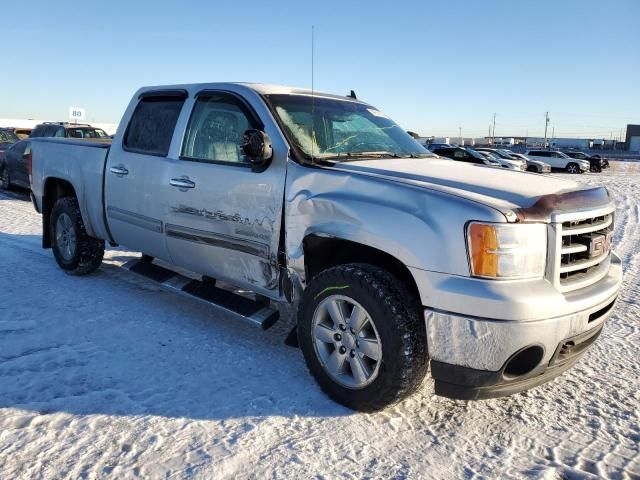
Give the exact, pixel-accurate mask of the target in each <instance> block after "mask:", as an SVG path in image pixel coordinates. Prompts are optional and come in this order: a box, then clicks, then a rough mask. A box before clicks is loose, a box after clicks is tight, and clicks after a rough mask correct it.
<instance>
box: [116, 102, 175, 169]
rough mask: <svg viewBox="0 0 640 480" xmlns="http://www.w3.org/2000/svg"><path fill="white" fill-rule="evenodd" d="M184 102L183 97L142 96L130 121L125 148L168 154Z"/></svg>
mask: <svg viewBox="0 0 640 480" xmlns="http://www.w3.org/2000/svg"><path fill="white" fill-rule="evenodd" d="M183 104H184V97H182V96H171V97H160V96H159V97H155V96H154V97H147V98H142V100H140V103H138V106H137V107H136V109H135V111H134V112H133V115H132V116H131V120H130V121H129V126H128V127H127V132H126V133H125V137H124V147H125V148H126V149H128V150H131V151H134V152H137V153H145V154H149V155H160V156H166V155H167V154H168V153H169V146H170V145H171V137H172V135H173V130H174V129H175V127H176V123H177V121H178V117H179V116H180V110H181V109H182V105H183Z"/></svg>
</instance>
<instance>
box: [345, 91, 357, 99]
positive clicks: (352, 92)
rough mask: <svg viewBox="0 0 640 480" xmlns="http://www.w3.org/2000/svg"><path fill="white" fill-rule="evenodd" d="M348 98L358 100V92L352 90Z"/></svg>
mask: <svg viewBox="0 0 640 480" xmlns="http://www.w3.org/2000/svg"><path fill="white" fill-rule="evenodd" d="M347 97H350V98H353V99H354V100H357V99H358V97H356V92H354V91H353V90H351V92H350V93H349V95H347Z"/></svg>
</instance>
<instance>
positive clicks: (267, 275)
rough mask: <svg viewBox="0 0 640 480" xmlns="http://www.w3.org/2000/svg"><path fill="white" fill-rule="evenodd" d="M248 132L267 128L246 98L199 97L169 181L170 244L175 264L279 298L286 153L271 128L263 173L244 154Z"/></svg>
mask: <svg viewBox="0 0 640 480" xmlns="http://www.w3.org/2000/svg"><path fill="white" fill-rule="evenodd" d="M269 128H272V129H273V128H275V126H274V125H270V126H269ZM248 129H258V130H265V126H264V125H263V123H262V122H261V120H260V118H259V116H258V114H257V113H256V112H255V110H254V109H253V108H252V107H251V106H250V105H249V103H248V102H247V101H246V100H245V99H244V98H243V97H241V96H240V95H238V94H236V93H233V92H229V91H217V90H208V91H203V92H200V93H199V94H198V95H197V98H196V100H195V102H194V107H193V110H192V112H191V113H190V115H189V118H188V119H187V120H186V125H185V128H184V137H183V139H182V142H181V145H179V144H178V145H176V148H177V149H178V151H177V152H175V153H176V154H177V155H178V156H179V161H177V162H173V163H172V166H171V175H170V178H169V179H168V180H169V184H170V187H169V189H168V190H167V191H166V197H165V200H166V203H167V210H166V218H165V228H166V236H167V244H168V248H169V253H170V255H171V257H172V259H173V263H175V264H176V265H179V266H181V267H184V268H186V269H188V270H191V271H194V272H197V273H201V274H206V275H208V276H211V277H214V278H218V279H222V280H226V281H227V282H230V283H232V284H234V285H238V286H244V287H245V288H248V289H251V290H253V291H256V292H258V293H261V294H264V295H267V296H271V297H276V296H277V295H278V288H277V287H278V284H277V280H278V268H277V252H278V245H279V243H278V242H279V238H280V222H281V218H282V205H283V195H284V183H285V174H286V156H287V149H286V147H284V148H283V145H281V144H279V143H278V138H277V136H278V134H277V132H275V131H269V130H268V129H267V133H268V134H269V135H270V136H271V138H272V141H273V142H274V145H273V148H274V158H273V160H272V161H271V163H270V164H269V166H268V167H267V168H263V169H261V170H259V171H256V170H255V169H253V168H252V166H251V164H250V163H249V162H248V160H247V159H246V158H245V156H244V154H243V152H242V149H241V145H242V136H243V133H244V131H245V130H248Z"/></svg>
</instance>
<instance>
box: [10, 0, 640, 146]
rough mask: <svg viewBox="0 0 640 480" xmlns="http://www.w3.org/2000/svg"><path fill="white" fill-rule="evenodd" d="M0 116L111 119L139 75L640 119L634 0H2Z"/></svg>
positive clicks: (445, 117)
mask: <svg viewBox="0 0 640 480" xmlns="http://www.w3.org/2000/svg"><path fill="white" fill-rule="evenodd" d="M3 3H4V5H3V6H2V23H1V25H0V34H1V35H2V39H3V43H4V46H5V48H4V49H3V63H2V68H1V71H2V74H0V87H1V88H0V117H4V118H6V117H9V118H39V119H50V120H66V117H67V114H68V107H69V106H72V105H74V106H80V107H84V108H85V109H86V112H87V113H86V114H87V119H88V120H90V121H95V122H117V121H118V120H119V118H120V116H121V114H122V112H123V110H124V108H125V106H126V104H127V102H128V101H129V98H130V97H131V95H132V93H133V92H134V91H135V90H136V89H137V88H138V87H139V86H141V85H155V84H170V83H192V82H204V81H255V82H268V83H282V84H287V85H295V86H302V87H308V86H310V84H311V61H310V32H311V25H315V32H316V35H315V38H316V64H315V65H316V68H315V71H316V77H315V85H316V89H319V90H325V91H330V92H332V93H345V94H346V93H347V92H348V91H349V90H351V89H354V90H355V91H356V93H357V94H358V97H359V98H362V99H364V100H365V101H367V102H369V103H372V104H374V105H376V106H377V107H378V108H380V109H381V110H383V111H385V112H386V113H387V114H388V115H390V116H391V117H392V118H394V119H395V120H396V121H397V122H398V123H400V125H402V126H403V127H404V128H406V129H411V130H415V131H417V132H419V133H421V134H424V135H445V134H449V135H457V133H458V127H462V133H463V136H483V135H486V134H487V132H488V126H489V123H490V121H491V117H492V115H493V113H494V112H495V113H496V114H497V120H496V135H498V136H500V135H524V134H525V133H527V132H528V134H529V135H531V136H533V135H542V132H543V129H544V113H545V111H547V110H548V111H549V112H550V117H551V126H552V127H553V128H555V134H556V136H577V135H586V136H606V138H609V136H610V134H611V132H613V134H614V135H619V134H620V129H621V128H623V127H624V126H625V125H626V123H634V122H635V123H640V0H608V1H604V0H603V1H590V0H553V1H552V0H536V1H530V2H525V1H507V0H504V1H499V0H486V1H485V0H475V1H474V0H469V1H455V0H447V1H437V2H436V1H406V2H403V1H395V2H374V1H363V2H360V1H352V2H349V1H341V2H337V1H321V2H286V1H281V2H277V1H276V2H253V1H244V2H212V1H188V0H182V1H180V2H178V1H174V2H168V1H161V0H159V1H147V0H143V1H135V0H130V1H127V2H124V1H120V0H111V1H105V2H89V3H88V2H51V1H38V0H32V1H30V2H28V3H25V2H3Z"/></svg>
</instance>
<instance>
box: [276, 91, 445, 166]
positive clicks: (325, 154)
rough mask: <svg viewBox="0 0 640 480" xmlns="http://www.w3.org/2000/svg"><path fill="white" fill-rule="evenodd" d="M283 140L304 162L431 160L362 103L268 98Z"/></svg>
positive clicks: (384, 116)
mask: <svg viewBox="0 0 640 480" xmlns="http://www.w3.org/2000/svg"><path fill="white" fill-rule="evenodd" d="M268 99H269V100H270V101H271V102H272V104H273V106H274V108H275V112H276V115H277V116H278V117H279V119H280V122H281V124H282V125H283V127H284V129H285V130H286V133H287V136H288V137H289V138H290V140H291V141H292V142H294V143H295V144H296V146H297V147H298V148H299V149H300V150H301V151H302V153H303V154H304V156H305V157H306V158H307V159H323V160H338V161H345V160H349V159H350V158H351V159H353V158H363V157H380V158H386V157H389V158H393V157H435V155H433V154H432V153H431V152H429V151H428V150H427V149H426V148H424V147H423V146H422V145H420V144H419V143H418V142H416V141H415V140H414V139H413V138H412V137H411V136H410V135H409V134H408V133H407V132H405V131H404V130H403V129H402V128H400V127H399V126H398V125H397V124H396V123H394V122H393V121H392V120H391V119H389V118H388V117H387V116H386V115H384V114H383V113H382V112H380V111H378V110H376V109H375V108H373V107H371V106H369V105H365V104H362V103H357V102H352V101H347V100H338V99H331V98H326V97H325V98H318V97H310V96H307V95H269V96H268Z"/></svg>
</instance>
